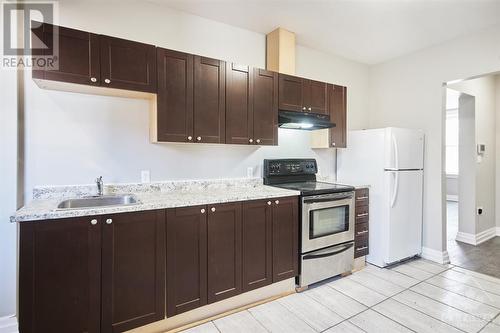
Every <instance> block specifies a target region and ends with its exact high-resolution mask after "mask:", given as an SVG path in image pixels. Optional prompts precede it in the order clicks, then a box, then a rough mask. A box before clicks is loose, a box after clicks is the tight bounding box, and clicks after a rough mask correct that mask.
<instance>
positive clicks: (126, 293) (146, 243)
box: [101, 210, 165, 333]
mask: <svg viewBox="0 0 500 333" xmlns="http://www.w3.org/2000/svg"><path fill="white" fill-rule="evenodd" d="M102 226H103V243H102V324H101V332H102V333H105V332H123V331H127V330H129V329H132V328H135V327H139V326H143V325H146V324H149V323H152V322H155V321H158V320H162V319H163V318H164V317H165V210H157V211H144V212H133V213H127V214H117V215H113V216H109V217H105V218H104V219H103V223H102Z"/></svg>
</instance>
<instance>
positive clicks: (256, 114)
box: [251, 68, 278, 145]
mask: <svg viewBox="0 0 500 333" xmlns="http://www.w3.org/2000/svg"><path fill="white" fill-rule="evenodd" d="M252 87H253V91H252V98H253V103H252V106H253V107H252V109H251V118H252V121H251V124H252V125H253V139H254V142H255V143H256V144H259V145H277V144H278V73H275V72H271V71H266V70H264V69H260V68H254V70H253V85H252Z"/></svg>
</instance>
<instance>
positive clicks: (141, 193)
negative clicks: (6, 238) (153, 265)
mask: <svg viewBox="0 0 500 333" xmlns="http://www.w3.org/2000/svg"><path fill="white" fill-rule="evenodd" d="M33 192H34V193H33V200H32V201H31V202H29V203H28V204H27V205H26V206H24V207H22V208H21V209H19V210H18V211H17V212H16V213H15V214H14V215H13V216H11V218H10V220H11V222H24V221H37V220H48V219H59V218H68V217H78V216H93V215H104V214H115V213H124V212H134V211H143V210H153V209H165V208H175V207H187V206H196V205H208V204H217V203H225V202H234V201H246V200H257V199H268V198H278V197H287V196H298V195H300V192H299V191H291V190H285V189H280V188H277V187H272V186H266V185H263V184H262V179H258V178H253V179H234V180H207V181H205V180H203V181H172V182H159V183H149V184H115V185H106V186H105V187H104V194H106V195H108V194H135V195H136V196H137V198H138V199H139V203H138V204H134V205H128V206H114V207H92V208H82V209H66V210H58V209H57V205H58V204H59V202H61V201H62V200H65V199H68V198H79V197H84V196H89V195H95V185H83V186H81V185H76V186H51V187H38V188H35V189H34V191H33Z"/></svg>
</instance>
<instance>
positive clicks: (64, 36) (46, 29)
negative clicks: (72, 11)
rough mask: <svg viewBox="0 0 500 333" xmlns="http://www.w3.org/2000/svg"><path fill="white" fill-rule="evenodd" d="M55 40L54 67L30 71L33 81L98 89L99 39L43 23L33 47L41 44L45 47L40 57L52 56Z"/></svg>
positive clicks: (33, 39)
mask: <svg viewBox="0 0 500 333" xmlns="http://www.w3.org/2000/svg"><path fill="white" fill-rule="evenodd" d="M35 24H38V23H35ZM54 38H55V39H56V40H59V43H58V45H59V51H58V55H57V59H56V61H55V62H54V67H51V66H46V67H44V68H41V69H33V74H32V75H33V78H35V79H45V80H54V81H62V82H69V83H79V84H88V85H96V86H99V84H100V65H99V36H98V35H94V34H91V33H88V32H85V31H80V30H75V29H68V28H64V27H58V26H53V25H51V24H47V23H43V24H41V25H40V26H39V27H38V28H35V29H33V33H32V37H31V39H32V43H33V45H34V46H35V45H36V46H42V45H39V44H40V41H41V42H42V43H43V44H45V45H46V46H47V47H48V49H46V50H44V51H43V52H42V53H43V55H51V54H53V52H54ZM52 68H56V69H52Z"/></svg>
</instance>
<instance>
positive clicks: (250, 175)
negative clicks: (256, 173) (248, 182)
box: [247, 167, 253, 178]
mask: <svg viewBox="0 0 500 333" xmlns="http://www.w3.org/2000/svg"><path fill="white" fill-rule="evenodd" d="M252 177H253V168H252V167H248V168H247V178H252Z"/></svg>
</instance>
